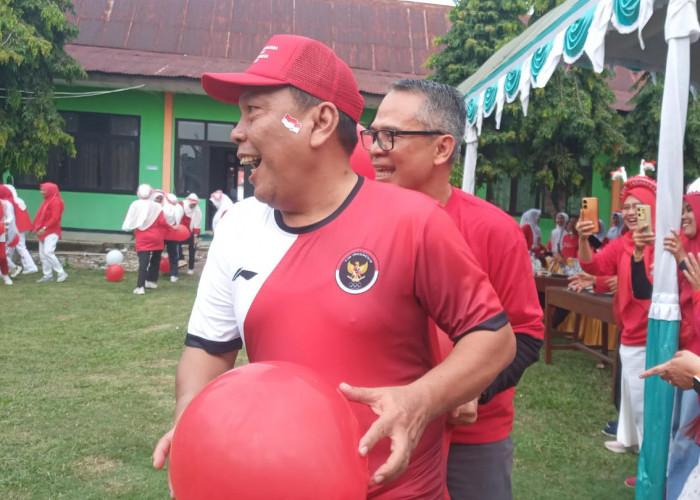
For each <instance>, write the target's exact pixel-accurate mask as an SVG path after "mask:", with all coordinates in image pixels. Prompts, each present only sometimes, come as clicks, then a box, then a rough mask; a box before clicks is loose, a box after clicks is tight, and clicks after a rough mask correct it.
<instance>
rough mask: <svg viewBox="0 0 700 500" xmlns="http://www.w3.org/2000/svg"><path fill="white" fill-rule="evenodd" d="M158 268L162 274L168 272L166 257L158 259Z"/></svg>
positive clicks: (168, 266) (168, 261)
mask: <svg viewBox="0 0 700 500" xmlns="http://www.w3.org/2000/svg"><path fill="white" fill-rule="evenodd" d="M158 269H160V272H161V273H163V274H166V273H169V272H170V260H169V259H168V258H167V257H166V258H162V257H161V259H160V265H159V266H158Z"/></svg>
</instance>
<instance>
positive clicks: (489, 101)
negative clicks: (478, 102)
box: [484, 85, 498, 115]
mask: <svg viewBox="0 0 700 500" xmlns="http://www.w3.org/2000/svg"><path fill="white" fill-rule="evenodd" d="M497 93H498V85H491V86H490V87H489V88H487V89H486V91H485V92H484V115H488V114H489V113H491V111H492V110H493V107H494V105H495V104H496V94H497Z"/></svg>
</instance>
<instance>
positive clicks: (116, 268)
mask: <svg viewBox="0 0 700 500" xmlns="http://www.w3.org/2000/svg"><path fill="white" fill-rule="evenodd" d="M105 276H106V277H107V281H119V280H120V279H122V277H123V276H124V268H123V267H122V266H121V264H112V265H111V266H107V270H106V271H105Z"/></svg>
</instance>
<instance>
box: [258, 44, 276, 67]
mask: <svg viewBox="0 0 700 500" xmlns="http://www.w3.org/2000/svg"><path fill="white" fill-rule="evenodd" d="M268 50H279V47H278V46H277V45H265V46H264V47H263V49H262V50H261V51H260V54H258V57H256V58H255V61H253V62H254V63H256V62H258V61H259V60H260V59H267V58H269V57H270V54H268V53H267V51H268Z"/></svg>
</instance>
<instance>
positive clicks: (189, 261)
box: [171, 234, 197, 269]
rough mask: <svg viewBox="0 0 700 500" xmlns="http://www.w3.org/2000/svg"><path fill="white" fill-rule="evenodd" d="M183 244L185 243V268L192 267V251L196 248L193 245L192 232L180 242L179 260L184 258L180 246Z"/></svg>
mask: <svg viewBox="0 0 700 500" xmlns="http://www.w3.org/2000/svg"><path fill="white" fill-rule="evenodd" d="M185 244H186V245H187V269H194V252H195V249H196V248H197V247H195V246H194V234H192V235H190V237H189V238H187V239H186V240H185V241H183V242H182V243H180V260H185V253H184V252H183V251H182V247H183V245H185ZM171 266H172V264H171Z"/></svg>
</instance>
